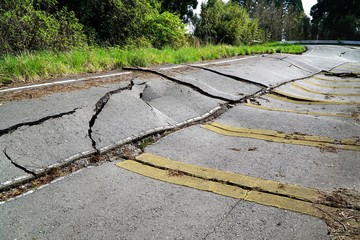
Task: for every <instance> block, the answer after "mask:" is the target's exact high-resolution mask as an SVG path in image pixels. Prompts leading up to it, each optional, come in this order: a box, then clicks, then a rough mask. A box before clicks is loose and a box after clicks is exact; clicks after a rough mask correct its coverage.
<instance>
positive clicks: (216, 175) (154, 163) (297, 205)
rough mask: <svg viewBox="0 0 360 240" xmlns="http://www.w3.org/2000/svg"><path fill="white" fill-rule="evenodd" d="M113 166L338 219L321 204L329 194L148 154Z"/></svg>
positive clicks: (352, 222)
mask: <svg viewBox="0 0 360 240" xmlns="http://www.w3.org/2000/svg"><path fill="white" fill-rule="evenodd" d="M116 165H117V166H118V167H120V168H123V169H126V170H129V171H131V172H135V173H138V174H141V175H143V176H146V177H150V178H153V179H157V180H161V181H164V182H168V183H173V184H177V185H181V186H186V187H190V188H194V189H198V190H203V191H208V192H212V193H216V194H220V195H223V196H228V197H232V198H237V199H243V200H246V201H251V202H255V203H258V204H262V205H265V206H272V207H277V208H281V209H286V210H291V211H295V212H299V213H303V214H307V215H310V216H314V217H317V218H320V219H328V220H329V216H331V217H330V220H331V221H333V220H334V219H335V218H336V217H338V215H337V213H338V211H339V208H334V207H331V206H328V205H326V204H325V203H324V202H323V199H325V198H326V197H327V196H329V195H328V194H326V193H323V192H321V191H319V190H316V189H312V188H306V187H300V186H296V185H292V184H286V183H280V182H276V181H272V180H266V179H261V178H255V177H250V176H246V175H241V174H235V173H231V172H226V171H220V170H216V169H211V168H205V167H200V166H196V165H191V164H187V163H182V162H178V161H174V160H171V159H168V158H164V157H161V156H157V155H153V154H150V153H144V154H141V155H140V156H138V157H137V158H136V159H134V160H126V161H124V162H120V163H118V164H116ZM341 211H343V210H341ZM341 221H343V220H341ZM345 224H347V225H348V226H355V227H356V226H357V225H358V223H357V222H356V221H354V220H353V219H346V220H345Z"/></svg>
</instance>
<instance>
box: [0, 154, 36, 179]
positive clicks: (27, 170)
mask: <svg viewBox="0 0 360 240" xmlns="http://www.w3.org/2000/svg"><path fill="white" fill-rule="evenodd" d="M3 153H4V155H5V157H6V158H7V159H8V160H9V161H10V162H11V164H12V165H14V166H15V167H17V168H19V169H21V170H23V171H24V172H26V173H28V174H31V175H32V176H34V177H35V176H36V173H35V172H33V171H31V170H29V169H27V168H26V167H24V166H21V165H20V164H18V163H16V162H15V161H14V160H13V159H12V158H11V157H10V156H9V154H8V153H7V152H6V148H5V149H4V150H3Z"/></svg>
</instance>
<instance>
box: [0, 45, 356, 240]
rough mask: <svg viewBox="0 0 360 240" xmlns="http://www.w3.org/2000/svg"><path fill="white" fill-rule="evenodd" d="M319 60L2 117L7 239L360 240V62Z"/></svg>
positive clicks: (53, 99) (161, 71)
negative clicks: (56, 174) (50, 175)
mask: <svg viewBox="0 0 360 240" xmlns="http://www.w3.org/2000/svg"><path fill="white" fill-rule="evenodd" d="M308 49H309V51H308V52H306V53H305V54H303V55H286V54H275V55H262V56H250V57H245V58H238V59H230V60H225V61H224V60H222V61H218V62H216V61H215V62H209V63H207V64H205V65H204V64H192V65H191V66H190V65H189V66H183V67H177V66H176V67H175V68H171V67H170V68H152V69H141V68H132V69H127V71H133V72H145V73H147V74H150V75H148V76H147V77H146V78H141V77H136V78H132V79H131V78H130V76H129V79H128V80H127V81H123V82H121V83H119V84H108V85H103V86H100V87H93V88H89V89H83V90H77V91H72V92H69V93H53V94H51V95H48V96H44V97H42V98H40V99H24V100H22V101H13V102H4V103H2V104H1V105H0V112H1V120H2V121H0V148H1V151H0V189H1V191H2V193H6V192H7V191H11V190H12V189H17V190H19V189H20V190H19V191H20V192H23V194H22V195H19V196H18V197H16V198H10V199H4V200H5V201H3V202H1V204H0V215H1V216H2V217H1V218H0V239H169V238H171V239H329V238H332V239H343V237H345V239H346V238H348V239H357V238H358V237H359V235H360V214H359V210H360V195H359V193H358V192H359V191H360V175H359V173H358V172H359V171H358V170H359V169H360V162H359V159H360V139H359V137H360V128H359V125H360V122H359V117H360V115H359V112H360V78H359V72H360V51H359V50H357V49H351V48H347V47H341V46H308ZM344 52H345V53H344ZM212 116H213V117H212ZM209 117H210V118H209ZM204 119H208V120H207V121H206V122H204ZM166 131H171V133H170V134H165V135H163V136H165V137H162V138H161V137H159V136H160V135H158V133H166ZM153 136H157V137H156V140H157V142H156V143H153V144H151V141H152V139H153V138H152V137H153ZM137 140H140V142H142V143H146V144H144V146H142V147H145V145H148V146H147V147H146V148H145V149H142V150H140V149H136V147H135V145H134V143H135V142H136V141H137ZM124 144H130V145H126V146H127V148H126V149H125V150H124V149H122V150H121V151H116V149H117V148H119V149H120V148H121V147H122V146H124ZM149 144H150V145H149ZM128 146H130V147H128ZM111 149H115V153H117V154H113V155H112V157H111V159H110V160H109V161H110V162H107V163H104V164H100V165H99V164H98V165H97V166H93V165H92V166H90V167H88V168H84V169H82V170H80V171H76V172H74V173H71V174H68V175H66V174H65V176H63V177H61V178H57V179H55V180H54V181H52V182H51V183H50V184H48V183H46V184H45V185H41V184H40V187H39V185H37V188H35V189H25V191H24V189H22V190H21V186H25V185H24V184H26V182H28V181H35V180H36V179H37V178H38V177H40V176H42V174H45V173H46V172H48V171H49V170H52V169H59V168H60V169H61V168H63V167H66V166H68V165H69V164H74V163H75V164H76V162H77V161H78V159H80V158H86V157H88V158H90V159H92V161H93V159H95V158H94V156H97V157H98V158H101V154H102V155H106V152H107V151H109V150H111ZM120 152H121V153H120ZM124 152H125V153H126V154H124ZM99 154H100V155H99ZM139 154H140V155H139ZM134 155H139V156H137V157H135V156H134ZM124 158H126V159H124ZM115 164H117V165H116V166H115ZM19 186H20V187H19Z"/></svg>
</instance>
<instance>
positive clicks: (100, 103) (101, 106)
mask: <svg viewBox="0 0 360 240" xmlns="http://www.w3.org/2000/svg"><path fill="white" fill-rule="evenodd" d="M133 80H134V79H132V80H131V81H130V83H129V84H128V85H127V86H125V87H119V88H118V89H115V90H112V91H110V92H107V93H106V94H105V95H104V96H103V97H101V98H100V99H99V101H97V103H96V104H95V109H94V114H93V116H92V117H91V119H90V121H89V129H88V136H89V138H90V140H91V143H92V146H93V148H94V149H95V150H96V152H97V153H100V150H99V149H97V147H96V141H95V140H94V138H93V136H92V127H93V126H94V124H95V121H96V119H97V117H98V115H99V114H100V113H101V111H102V110H103V109H104V107H105V105H106V104H107V102H108V101H109V99H110V97H111V96H112V95H114V94H117V93H120V92H122V91H124V90H131V89H132V87H133V86H134V81H133Z"/></svg>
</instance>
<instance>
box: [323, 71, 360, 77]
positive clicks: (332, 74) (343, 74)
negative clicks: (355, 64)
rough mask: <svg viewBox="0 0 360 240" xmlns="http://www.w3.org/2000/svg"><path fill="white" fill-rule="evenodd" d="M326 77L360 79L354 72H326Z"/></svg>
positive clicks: (359, 75)
mask: <svg viewBox="0 0 360 240" xmlns="http://www.w3.org/2000/svg"><path fill="white" fill-rule="evenodd" d="M324 75H325V76H327V77H339V78H360V74H358V73H353V72H343V73H334V72H328V71H324Z"/></svg>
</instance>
